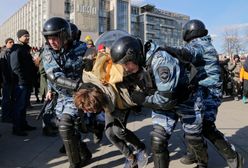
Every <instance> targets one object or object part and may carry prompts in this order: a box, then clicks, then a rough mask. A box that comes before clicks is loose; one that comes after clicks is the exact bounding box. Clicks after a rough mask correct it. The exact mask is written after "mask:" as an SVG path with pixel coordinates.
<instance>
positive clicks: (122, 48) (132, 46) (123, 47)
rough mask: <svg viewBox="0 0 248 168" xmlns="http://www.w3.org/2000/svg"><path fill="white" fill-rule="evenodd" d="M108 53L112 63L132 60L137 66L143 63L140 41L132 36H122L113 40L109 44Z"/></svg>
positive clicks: (143, 57) (123, 62)
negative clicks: (110, 44) (111, 43)
mask: <svg viewBox="0 0 248 168" xmlns="http://www.w3.org/2000/svg"><path fill="white" fill-rule="evenodd" d="M110 55H111V58H112V61H113V62H114V63H119V64H125V63H126V62H128V61H132V62H133V63H135V64H136V65H139V66H143V65H144V64H145V56H144V53H143V45H142V42H141V40H140V39H138V38H135V37H132V36H123V37H121V38H119V39H118V40H117V41H115V42H114V43H113V45H112V46H111V49H110Z"/></svg>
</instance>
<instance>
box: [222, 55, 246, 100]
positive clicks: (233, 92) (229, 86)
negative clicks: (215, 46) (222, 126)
mask: <svg viewBox="0 0 248 168" xmlns="http://www.w3.org/2000/svg"><path fill="white" fill-rule="evenodd" d="M246 64H247V63H246V62H245V61H243V62H241V60H240V57H239V55H234V56H233V57H231V58H224V59H223V60H220V65H221V74H222V79H223V88H222V91H223V95H225V96H231V97H233V99H234V100H236V101H238V100H239V99H240V97H242V101H243V103H244V104H245V103H246V97H247V96H248V85H247V79H248V73H247V71H246V70H245V69H244V67H245V66H246Z"/></svg>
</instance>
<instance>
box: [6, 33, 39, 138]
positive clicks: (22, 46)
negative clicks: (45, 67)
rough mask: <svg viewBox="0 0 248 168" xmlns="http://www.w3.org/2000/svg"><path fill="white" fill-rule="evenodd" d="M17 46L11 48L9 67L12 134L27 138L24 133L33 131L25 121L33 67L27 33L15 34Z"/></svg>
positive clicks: (33, 128)
mask: <svg viewBox="0 0 248 168" xmlns="http://www.w3.org/2000/svg"><path fill="white" fill-rule="evenodd" d="M17 37H18V41H19V43H18V44H15V45H14V46H13V50H12V52H11V54H10V65H11V69H12V72H13V86H14V93H13V101H14V102H13V134H14V135H17V136H27V135H28V134H27V133H26V131H31V130H35V129H36V127H33V126H30V125H28V123H27V120H26V112H27V105H28V102H29V99H30V92H31V88H32V80H33V79H32V76H33V75H34V74H32V73H33V70H32V67H33V66H34V63H33V60H32V56H31V54H30V49H31V47H30V46H29V45H28V43H29V32H28V31H27V30H24V29H21V30H19V31H18V32H17Z"/></svg>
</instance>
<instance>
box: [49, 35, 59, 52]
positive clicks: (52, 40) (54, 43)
mask: <svg viewBox="0 0 248 168" xmlns="http://www.w3.org/2000/svg"><path fill="white" fill-rule="evenodd" d="M47 41H48V43H49V45H50V46H51V47H52V48H53V49H54V50H55V51H58V50H60V49H61V47H62V43H61V40H60V39H59V37H57V36H48V37H47Z"/></svg>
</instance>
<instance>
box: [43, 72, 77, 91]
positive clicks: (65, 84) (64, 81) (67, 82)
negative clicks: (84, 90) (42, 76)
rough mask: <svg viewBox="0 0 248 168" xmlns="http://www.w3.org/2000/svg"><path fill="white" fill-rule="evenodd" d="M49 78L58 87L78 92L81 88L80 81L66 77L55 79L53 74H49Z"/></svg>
mask: <svg viewBox="0 0 248 168" xmlns="http://www.w3.org/2000/svg"><path fill="white" fill-rule="evenodd" d="M47 78H48V79H49V80H50V81H52V82H54V83H55V84H56V85H58V86H60V87H62V88H64V89H69V90H76V89H77V87H78V86H79V81H76V80H72V79H68V78H65V77H57V78H56V77H55V76H54V74H53V73H52V72H48V73H47Z"/></svg>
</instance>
